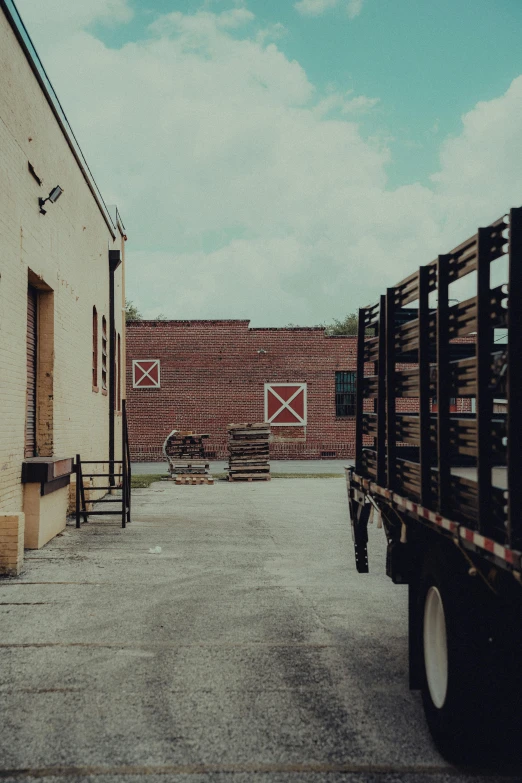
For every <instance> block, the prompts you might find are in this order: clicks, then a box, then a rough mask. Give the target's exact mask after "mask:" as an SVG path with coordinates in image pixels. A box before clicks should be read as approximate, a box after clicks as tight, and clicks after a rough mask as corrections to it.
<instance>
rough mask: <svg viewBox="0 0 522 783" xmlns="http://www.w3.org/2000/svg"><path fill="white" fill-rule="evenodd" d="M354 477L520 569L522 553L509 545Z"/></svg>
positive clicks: (377, 492) (362, 483)
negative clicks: (506, 545)
mask: <svg viewBox="0 0 522 783" xmlns="http://www.w3.org/2000/svg"><path fill="white" fill-rule="evenodd" d="M354 478H355V479H357V481H358V482H359V484H360V485H361V486H362V487H363V488H364V489H365V490H366V491H367V492H373V493H374V494H375V495H380V496H381V497H384V498H386V499H387V500H390V501H392V502H393V503H394V504H395V505H396V506H398V507H399V508H404V509H406V510H407V511H412V512H413V513H414V514H417V515H418V516H419V517H422V518H423V519H426V520H428V522H431V523H432V524H434V525H437V527H441V528H443V529H444V530H447V531H449V532H450V533H456V534H457V535H458V536H459V538H461V539H462V540H463V541H468V542H469V543H470V544H473V546H476V547H477V548H478V549H483V550H484V551H485V552H489V553H490V554H493V555H495V557H498V558H499V559H500V560H504V561H505V562H506V563H509V564H510V565H512V566H514V567H515V568H517V570H521V567H522V555H521V554H520V553H519V552H515V551H513V550H512V549H509V547H505V546H502V545H501V544H497V543H496V541H493V539H491V538H486V537H485V536H483V535H481V534H480V533H476V532H475V531H474V530H470V529H469V528H467V527H464V525H459V524H458V523H457V522H452V521H451V520H450V519H446V518H445V517H443V516H441V515H440V514H436V513H435V512H433V511H430V510H429V509H427V508H424V506H421V505H419V504H418V503H414V502H413V501H412V500H408V498H403V497H402V496H401V495H396V494H394V493H393V492H391V491H390V490H389V489H385V488H384V487H380V486H379V485H378V484H374V483H373V482H372V481H369V480H368V479H363V478H362V477H360V476H356V475H355V474H354Z"/></svg>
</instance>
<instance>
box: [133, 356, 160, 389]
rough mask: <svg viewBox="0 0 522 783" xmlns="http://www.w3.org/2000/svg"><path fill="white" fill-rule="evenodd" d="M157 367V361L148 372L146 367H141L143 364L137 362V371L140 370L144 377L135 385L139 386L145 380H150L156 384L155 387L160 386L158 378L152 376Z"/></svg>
mask: <svg viewBox="0 0 522 783" xmlns="http://www.w3.org/2000/svg"><path fill="white" fill-rule="evenodd" d="M157 366H158V362H157V361H156V362H154V364H152V365H151V366H150V367H149V369H148V370H146V369H145V368H144V367H142V366H141V364H140V363H139V362H136V364H135V367H136V369H138V370H140V372H141V373H142V375H141V376H140V377H139V378H138V379H137V380H136V382H135V385H136V386H139V384H140V383H141V382H142V381H144V380H145V378H149V379H150V380H151V381H152V383H153V384H154V386H158V384H159V381H158V380H157V379H156V378H153V377H152V375H151V372H152V370H154V369H155V368H156V367H157ZM135 377H136V376H135Z"/></svg>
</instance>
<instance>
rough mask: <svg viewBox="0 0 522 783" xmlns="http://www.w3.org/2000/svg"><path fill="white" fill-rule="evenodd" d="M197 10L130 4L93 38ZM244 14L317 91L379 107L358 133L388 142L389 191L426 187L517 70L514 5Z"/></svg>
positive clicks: (407, 0) (520, 6)
mask: <svg viewBox="0 0 522 783" xmlns="http://www.w3.org/2000/svg"><path fill="white" fill-rule="evenodd" d="M205 5H206V7H207V8H208V9H212V8H213V9H214V10H215V9H216V8H217V7H218V5H220V4H219V3H217V2H215V3H206V4H205V3H200V2H194V0H177V2H169V0H166V1H164V2H149V3H147V4H146V6H144V5H143V4H142V3H136V2H134V3H131V6H132V7H133V9H134V13H135V16H134V19H133V20H131V21H130V22H129V23H128V24H126V25H123V26H118V27H116V28H115V27H109V28H108V27H107V26H106V25H97V26H96V27H95V29H96V32H97V33H98V35H99V37H100V38H101V39H102V40H104V41H105V42H106V43H107V44H108V45H110V46H121V45H122V44H124V43H126V42H127V41H129V40H139V39H140V38H143V37H144V31H145V29H146V26H147V25H148V24H149V23H150V21H151V19H153V18H154V17H155V16H156V15H157V14H160V13H168V12H169V11H172V10H180V11H183V12H185V13H193V12H194V11H196V10H197V9H199V8H202V7H205ZM221 5H224V4H221ZM247 7H248V8H249V9H250V10H251V11H252V12H253V13H254V14H255V16H256V22H255V23H254V24H259V25H261V26H269V25H271V24H281V25H283V26H284V28H285V32H284V33H282V34H281V37H280V38H279V39H278V41H277V44H278V47H279V48H280V49H281V50H282V51H284V52H285V54H286V55H287V56H288V57H289V59H291V60H297V62H299V63H300V64H301V65H302V66H303V67H304V69H305V70H306V73H307V76H308V78H309V79H310V81H311V82H312V83H313V84H314V85H315V86H316V87H317V88H318V89H319V90H323V91H328V89H329V87H331V86H335V88H336V89H339V90H354V91H355V92H356V93H357V94H363V95H367V96H371V97H377V98H378V99H379V107H378V110H377V111H375V112H374V113H373V114H372V116H371V117H370V118H368V117H366V118H362V119H361V124H362V126H363V128H364V132H365V133H367V134H372V133H378V134H382V135H383V136H384V137H385V138H387V139H389V144H390V147H391V149H392V150H393V160H392V161H391V162H390V165H389V166H388V168H387V171H388V175H389V178H390V184H391V185H398V184H406V183H409V182H412V181H415V180H421V181H425V180H426V179H427V177H429V174H430V173H432V172H433V171H434V170H435V169H436V168H437V164H438V152H439V143H440V140H441V139H442V138H444V137H445V136H447V135H449V134H457V133H458V132H459V130H460V128H461V115H462V114H463V113H465V112H467V111H469V110H470V109H472V108H473V106H474V105H475V104H476V103H477V102H478V101H487V100H490V99H491V98H494V97H496V96H497V95H499V94H501V93H503V92H505V90H506V89H507V88H508V87H509V85H510V83H511V81H512V80H513V79H514V78H515V77H516V76H518V75H519V74H520V73H521V70H522V44H521V35H522V3H521V2H519V0H495V2H492V0H436V2H426V1H425V0H366V3H365V5H364V6H363V7H362V9H361V12H360V13H359V15H358V16H357V17H355V18H354V19H350V18H349V17H348V14H347V12H346V7H345V5H344V4H343V3H341V2H340V3H338V5H337V6H336V7H333V8H331V9H329V10H328V11H326V12H325V13H323V14H322V15H320V16H304V15H302V14H300V13H298V12H296V9H295V7H294V4H293V3H292V2H287V1H286V2H285V0H250V2H248V4H247Z"/></svg>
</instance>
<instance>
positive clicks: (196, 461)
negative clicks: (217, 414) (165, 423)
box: [163, 430, 214, 485]
mask: <svg viewBox="0 0 522 783" xmlns="http://www.w3.org/2000/svg"><path fill="white" fill-rule="evenodd" d="M205 438H208V435H201V434H197V433H195V432H192V430H190V431H179V430H173V431H172V432H171V433H170V435H169V436H168V438H167V439H166V441H165V443H164V444H163V453H164V454H165V457H166V458H167V462H168V463H169V472H170V475H171V478H172V479H173V480H174V481H175V482H176V484H190V485H194V484H213V483H214V479H213V478H212V476H211V474H210V473H209V468H210V465H209V463H208V462H207V460H206V459H205V446H204V443H203V441H204V439H205Z"/></svg>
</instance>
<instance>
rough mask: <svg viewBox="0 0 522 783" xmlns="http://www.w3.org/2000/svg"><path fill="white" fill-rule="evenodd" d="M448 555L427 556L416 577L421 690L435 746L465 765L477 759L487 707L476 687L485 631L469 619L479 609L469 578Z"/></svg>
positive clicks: (486, 698)
mask: <svg viewBox="0 0 522 783" xmlns="http://www.w3.org/2000/svg"><path fill="white" fill-rule="evenodd" d="M440 554H442V557H441V556H440ZM452 555H453V553H452V552H450V553H449V557H448V553H447V552H444V551H443V552H442V553H439V557H437V556H435V557H434V558H431V560H430V561H429V562H428V563H427V564H426V567H425V568H424V569H423V574H422V576H421V580H420V585H419V606H418V612H417V617H418V626H419V627H418V632H419V636H420V638H419V650H420V652H421V656H422V663H423V665H422V674H421V691H422V700H423V705H424V711H425V713H426V719H427V722H428V726H429V728H430V731H431V734H432V736H433V739H434V741H435V744H436V745H437V747H438V749H439V750H440V752H441V753H442V755H443V756H445V758H447V759H448V760H449V761H453V762H455V763H467V762H469V761H470V759H471V758H473V759H474V760H476V758H477V744H478V743H480V742H481V741H480V739H479V738H480V736H481V735H482V726H483V725H485V723H487V718H486V715H487V713H488V711H489V693H488V691H489V689H488V688H487V686H486V687H482V686H483V684H484V682H485V680H484V677H485V654H484V647H485V645H486V644H487V638H488V635H487V632H486V633H484V627H483V624H482V625H481V623H480V622H479V623H476V622H475V615H476V612H477V610H479V609H480V608H481V604H480V602H479V601H478V600H477V597H476V595H475V589H474V588H475V581H474V580H473V579H472V578H470V577H468V576H467V575H466V573H465V572H464V573H463V569H462V565H461V564H460V562H459V563H458V569H459V571H460V573H459V572H458V571H457V572H456V571H455V558H454V557H452ZM482 747H483V748H484V746H482Z"/></svg>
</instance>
